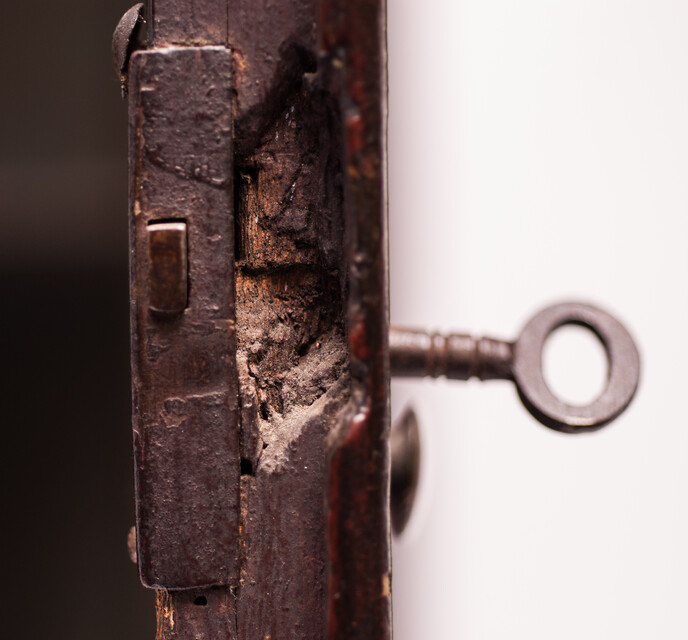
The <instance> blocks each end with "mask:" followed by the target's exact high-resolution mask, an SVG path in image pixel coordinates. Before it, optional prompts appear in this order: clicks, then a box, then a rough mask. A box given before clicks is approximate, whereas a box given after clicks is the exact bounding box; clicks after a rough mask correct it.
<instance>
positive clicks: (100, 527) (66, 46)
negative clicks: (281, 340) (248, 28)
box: [0, 0, 155, 640]
mask: <svg viewBox="0 0 688 640" xmlns="http://www.w3.org/2000/svg"><path fill="white" fill-rule="evenodd" d="M131 4H133V2H126V1H124V2H117V1H116V0H95V1H94V0H88V1H87V0H63V1H61V2H42V3H27V4H24V3H20V2H14V3H10V2H8V1H7V0H3V5H2V13H1V14H0V52H1V57H0V67H1V71H2V74H1V78H2V88H1V89H0V105H2V111H1V113H0V115H1V117H0V212H1V220H2V229H1V230H0V282H1V284H2V291H3V292H4V295H3V297H2V305H3V313H2V315H1V317H2V341H1V344H2V347H1V348H0V364H1V366H2V385H1V386H0V388H1V389H2V395H3V401H2V413H1V414H0V416H1V417H0V420H1V422H2V433H3V435H4V437H5V440H4V442H3V447H2V452H3V455H2V460H3V461H2V484H1V486H2V502H3V518H2V520H3V527H2V531H3V548H4V550H5V551H4V559H3V562H2V567H3V571H2V584H3V587H2V588H3V592H4V594H3V597H2V603H3V604H2V611H3V616H2V617H3V623H2V631H0V635H2V636H3V637H6V638H27V639H43V638H46V639H47V638H51V639H53V640H59V639H62V638H65V639H67V638H69V639H70V640H79V639H81V638H84V639H86V638H88V639H89V640H94V639H96V638H97V639H98V640H109V639H115V638H117V639H118V640H120V639H121V638H128V639H130V640H136V639H139V638H141V639H143V638H146V639H148V640H152V638H153V637H154V635H155V623H154V615H153V598H152V595H151V593H150V592H148V591H147V590H145V589H144V588H143V587H141V586H140V584H139V582H138V577H137V573H136V568H135V565H133V564H132V563H131V561H130V560H129V558H128V555H127V545H126V538H127V532H128V529H129V527H130V526H131V525H132V524H133V520H134V512H133V486H132V462H131V431H130V407H129V362H128V357H129V356H128V351H129V347H128V339H129V338H128V331H129V327H128V293H127V287H128V284H127V186H126V184H127V183H126V181H127V150H126V103H125V102H124V101H123V100H121V98H120V93H119V85H118V79H117V76H116V74H115V71H114V68H113V64H112V61H111V57H110V41H111V34H112V32H113V30H114V28H115V25H116V24H117V22H118V20H119V18H120V16H121V15H122V14H123V13H124V11H126V9H128V8H129V6H130V5H131Z"/></svg>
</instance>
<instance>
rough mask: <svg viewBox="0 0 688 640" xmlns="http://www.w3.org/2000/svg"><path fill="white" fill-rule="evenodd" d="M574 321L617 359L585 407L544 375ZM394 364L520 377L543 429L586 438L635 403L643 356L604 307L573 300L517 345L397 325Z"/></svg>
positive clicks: (544, 315)
mask: <svg viewBox="0 0 688 640" xmlns="http://www.w3.org/2000/svg"><path fill="white" fill-rule="evenodd" d="M568 324H575V325H580V326H583V327H587V328H588V329H590V330H591V331H592V332H593V333H594V334H595V335H596V336H597V337H598V338H599V339H600V341H601V342H602V345H603V346H604V348H605V351H606V354H607V359H608V362H609V377H608V381H607V385H606V387H605V389H604V391H603V392H602V393H601V394H600V395H599V396H598V397H597V398H596V399H595V400H593V401H592V402H591V403H590V404H588V405H585V406H576V405H571V404H567V403H565V402H563V401H562V400H560V399H559V398H557V397H556V396H555V395H554V394H553V393H552V391H551V390H550V389H549V387H548V386H547V383H546V382H545V378H544V375H543V372H542V350H543V347H544V345H545V341H546V340H547V338H548V337H549V335H550V334H551V333H552V332H553V331H554V330H555V329H557V328H559V327H561V326H563V325H568ZM390 367H391V371H392V375H393V376H400V377H413V376H431V377H433V378H437V377H439V376H446V377H447V378H452V379H456V380H468V379H469V378H472V377H476V378H479V379H480V380H512V381H513V382H514V383H515V385H516V389H517V390H518V394H519V396H520V398H521V401H522V402H523V404H524V405H525V407H526V408H527V409H528V411H530V413H531V414H533V416H534V417H535V418H537V419H538V420H539V421H540V422H542V424H544V425H546V426H548V427H550V428H552V429H556V430H557V431H564V432H566V433H580V432H583V431H593V430H595V429H599V428H600V427H603V426H604V425H605V424H607V423H608V422H610V421H612V420H614V418H616V417H617V416H618V415H619V414H620V413H621V412H622V411H623V410H624V409H625V408H626V407H627V406H628V404H629V403H630V402H631V400H632V399H633V395H634V394H635V391H636V388H637V386H638V378H639V373H640V359H639V356H638V350H637V349H636V347H635V344H634V342H633V339H632V338H631V336H630V335H629V333H628V331H626V329H625V328H624V327H623V325H622V324H621V323H620V322H618V321H617V320H616V319H614V318H613V317H612V316H610V315H609V314H608V313H606V312H604V311H602V310H601V309H598V308H597V307H593V306H591V305H587V304H582V303H576V302H566V303H562V304H556V305H554V306H551V307H547V308H546V309H543V310H542V311H540V312H539V313H538V314H536V315H535V316H533V318H531V319H530V321H529V322H528V323H527V324H526V326H525V327H524V329H523V331H522V332H521V335H520V336H519V337H518V338H517V339H516V340H515V341H514V342H507V341H504V340H495V339H493V338H474V337H472V336H469V335H461V334H453V335H449V336H443V335H440V334H437V333H434V334H429V333H426V332H423V331H413V330H406V329H399V328H394V327H392V328H391V330H390Z"/></svg>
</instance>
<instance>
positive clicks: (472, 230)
mask: <svg viewBox="0 0 688 640" xmlns="http://www.w3.org/2000/svg"><path fill="white" fill-rule="evenodd" d="M389 49H390V131H389V140H390V144H389V151H390V242H391V287H392V320H393V322H395V323H398V324H407V325H415V326H427V327H433V328H440V329H447V330H449V329H455V330H471V331H475V332H477V333H480V332H484V333H487V334H491V335H496V336H504V337H515V336H516V335H517V333H518V331H519V330H520V328H521V326H522V325H523V324H524V323H525V321H526V320H527V319H528V318H529V317H530V315H531V314H532V313H533V312H535V311H537V310H538V309H539V308H540V307H542V306H544V305H545V304H548V303H550V302H553V301H558V300H562V299H580V300H587V301H591V302H595V303H598V304H600V305H601V306H604V307H605V308H607V309H608V310H610V311H611V312H613V313H614V314H615V315H617V317H618V318H619V319H621V320H622V321H623V322H624V323H625V324H626V326H627V327H628V328H629V330H630V331H631V333H632V334H633V335H634V337H635V338H636V340H637V342H638V344H639V347H640V351H641V358H642V380H641V387H640V390H639V392H638V395H637V397H636V399H635V401H634V403H633V404H632V406H631V408H630V409H629V410H628V411H627V412H626V414H624V416H622V417H621V418H620V419H619V420H617V421H616V422H615V423H614V424H612V425H611V426H609V427H607V428H606V429H604V430H602V431H600V432H597V433H596V434H593V435H587V436H579V437H572V436H566V435H562V434H559V433H555V432H553V431H550V430H548V429H546V428H544V427H541V426H539V425H538V423H536V422H535V421H534V420H533V419H532V418H531V417H530V415H529V414H528V413H527V412H526V411H525V409H523V407H522V406H521V405H520V403H519V401H518V399H517V396H516V393H515V391H514V389H513V388H512V386H511V385H509V384H508V383H500V382H493V383H484V384H480V383H477V382H476V383H469V384H466V383H456V382H455V383H450V382H429V381H420V382H404V383H395V384H394V385H393V412H394V413H395V414H398V413H399V411H400V410H401V409H402V407H403V406H404V405H405V404H406V403H407V402H408V403H412V404H413V405H414V406H415V407H416V409H417V411H418V414H419V417H420V419H421V422H422V426H423V428H424V431H423V436H424V445H425V447H424V456H425V457H424V464H425V468H424V471H423V484H422V485H421V489H420V492H421V495H420V501H419V505H418V506H417V509H416V511H415V513H414V517H413V520H412V522H411V524H410V528H409V530H408V531H407V533H406V534H405V536H404V537H403V538H402V539H401V540H398V541H396V543H395V546H394V617H395V637H396V640H407V639H409V640H410V639H413V640H418V639H424V638H452V639H453V638H456V639H457V640H503V639H508V640H517V639H520V638H524V639H525V638H527V639H528V640H552V639H553V638H554V639H556V640H574V639H575V640H580V639H581V638H585V639H586V640H621V639H622V638H623V639H624V640H635V639H637V640H641V639H642V640H647V639H649V638H652V639H654V638H661V639H662V640H671V639H674V638H675V639H685V638H688V616H686V615H685V609H686V607H687V606H688V579H687V576H688V464H687V461H688V428H686V426H688V425H687V424H686V422H687V420H686V417H685V410H684V397H685V389H686V373H685V366H684V365H683V363H682V361H684V360H686V357H687V356H688V296H687V295H686V294H687V291H686V286H685V281H686V277H687V276H688V251H686V239H687V238H688V217H687V216H686V211H687V209H688V2H686V1H685V0H568V1H564V0H561V1H555V0H549V1H545V0H519V2H515V1H513V0H512V1H508V0H490V1H489V2H488V1H485V0H453V1H452V0H424V1H421V0H389ZM573 355H575V353H574V354H573ZM561 368H563V369H564V370H567V368H568V370H569V371H573V376H572V377H573V379H574V380H575V379H576V378H579V379H580V378H586V377H587V373H586V370H585V368H584V367H583V368H582V369H581V368H580V367H578V368H576V369H572V368H571V367H570V366H569V365H568V364H566V365H564V366H563V367H561ZM571 383H572V382H571V380H569V384H571Z"/></svg>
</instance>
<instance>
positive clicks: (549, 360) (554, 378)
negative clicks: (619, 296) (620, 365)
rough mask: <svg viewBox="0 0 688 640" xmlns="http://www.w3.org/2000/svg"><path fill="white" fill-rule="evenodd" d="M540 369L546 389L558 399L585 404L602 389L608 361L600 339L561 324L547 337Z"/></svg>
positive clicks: (588, 332) (580, 329)
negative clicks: (541, 369)
mask: <svg viewBox="0 0 688 640" xmlns="http://www.w3.org/2000/svg"><path fill="white" fill-rule="evenodd" d="M542 368H543V374H544V376H545V381H546V383H547V386H548V387H549V389H550V391H551V392H552V393H553V394H554V395H555V396H557V397H558V398H559V399H560V400H561V401H562V402H565V403H567V404H570V405H573V406H579V407H580V406H585V405H588V404H590V403H592V402H593V401H594V400H596V399H597V398H598V397H599V396H600V395H601V394H602V392H603V391H604V388H605V386H606V385H607V379H608V377H609V362H608V360H607V354H606V351H605V349H604V346H603V345H602V342H601V341H600V339H599V338H598V337H597V335H596V334H595V333H593V332H592V331H590V330H589V329H587V328H585V327H580V326H577V325H564V326H563V327H559V328H558V329H556V330H555V331H553V332H552V334H551V335H550V336H549V337H548V338H547V340H546V341H545V346H544V348H543V353H542Z"/></svg>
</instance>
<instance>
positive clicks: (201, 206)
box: [129, 47, 240, 589]
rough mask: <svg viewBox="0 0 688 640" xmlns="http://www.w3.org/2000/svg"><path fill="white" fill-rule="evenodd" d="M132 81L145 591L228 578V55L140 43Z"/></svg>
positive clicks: (136, 400)
mask: <svg viewBox="0 0 688 640" xmlns="http://www.w3.org/2000/svg"><path fill="white" fill-rule="evenodd" d="M129 77H130V84H129V121H130V154H131V158H132V162H133V165H132V174H131V184H130V247H131V298H132V306H131V309H132V316H131V325H132V381H133V382H132V384H133V430H134V449H135V464H136V524H137V552H138V562H139V571H140V574H141V580H142V582H143V583H144V584H145V585H146V586H149V587H156V588H165V589H190V588H196V587H202V586H210V585H226V584H234V583H236V581H237V580H238V556H239V554H238V551H237V549H238V519H239V516H238V509H239V506H238V505H239V475H240V459H239V456H240V454H239V429H238V419H237V369H236V360H235V305H234V220H233V196H232V117H231V116H232V113H231V95H230V80H231V53H230V51H229V50H228V49H226V48H225V47H185V48H174V47H168V48H162V49H153V50H149V51H140V52H137V53H135V54H134V55H133V56H132V59H131V63H130V70H129ZM180 78H184V80H185V81H184V82H183V83H180V82H179V79H180Z"/></svg>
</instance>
